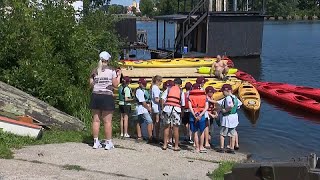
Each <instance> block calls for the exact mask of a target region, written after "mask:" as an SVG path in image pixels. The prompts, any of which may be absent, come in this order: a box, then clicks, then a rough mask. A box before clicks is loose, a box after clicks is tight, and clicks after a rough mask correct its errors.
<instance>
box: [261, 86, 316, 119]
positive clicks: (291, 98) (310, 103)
mask: <svg viewBox="0 0 320 180" xmlns="http://www.w3.org/2000/svg"><path fill="white" fill-rule="evenodd" d="M255 86H256V88H257V89H258V91H259V92H260V94H261V95H262V96H265V97H268V98H271V99H273V100H275V101H278V102H280V103H283V104H285V105H286V106H291V107H294V108H299V109H301V110H306V111H308V112H312V113H316V114H320V103H319V102H317V101H315V100H314V99H310V98H308V97H305V96H302V95H298V94H295V93H293V92H291V91H288V90H284V89H280V88H276V87H272V86H268V85H263V84H259V83H256V84H255Z"/></svg>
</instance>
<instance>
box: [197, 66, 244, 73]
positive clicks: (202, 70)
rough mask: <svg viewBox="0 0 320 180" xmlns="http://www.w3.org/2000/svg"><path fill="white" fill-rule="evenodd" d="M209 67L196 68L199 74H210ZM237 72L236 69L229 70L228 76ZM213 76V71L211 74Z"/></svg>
mask: <svg viewBox="0 0 320 180" xmlns="http://www.w3.org/2000/svg"><path fill="white" fill-rule="evenodd" d="M210 70H211V67H200V68H197V72H198V73H199V74H210ZM237 71H238V69H236V68H230V69H229V71H228V74H235V73H236V72H237ZM212 73H213V74H214V70H213V72H212Z"/></svg>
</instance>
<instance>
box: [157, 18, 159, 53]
mask: <svg viewBox="0 0 320 180" xmlns="http://www.w3.org/2000/svg"><path fill="white" fill-rule="evenodd" d="M156 33H157V38H156V41H157V49H159V20H157V32H156Z"/></svg>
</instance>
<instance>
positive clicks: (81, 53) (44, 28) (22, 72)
mask: <svg viewBox="0 0 320 180" xmlns="http://www.w3.org/2000/svg"><path fill="white" fill-rule="evenodd" d="M42 2H43V5H42V7H41V8H39V7H38V6H30V5H29V1H27V0H25V1H21V0H10V1H5V2H2V3H1V4H0V15H1V16H0V46H1V47H2V48H0V80H1V81H4V82H6V83H9V84H11V85H13V86H15V87H17V88H19V89H21V90H23V91H25V92H27V93H29V94H31V95H33V96H35V97H38V98H39V99H41V100H44V101H46V102H48V103H49V104H51V105H53V106H55V107H56V108H58V109H60V110H62V111H65V112H67V113H69V114H71V115H74V116H76V117H78V118H80V119H82V120H85V119H89V118H90V117H91V115H90V111H89V109H88V108H87V107H88V103H89V96H90V89H89V87H88V78H89V74H90V72H91V70H92V68H93V67H95V66H96V65H97V60H98V53H99V52H101V51H102V50H106V51H109V52H110V53H111V55H112V57H113V60H116V59H117V57H118V55H119V40H118V37H117V36H116V33H115V32H114V22H115V19H114V18H113V17H112V16H110V15H106V14H105V13H104V12H103V11H100V10H94V11H93V10H89V11H88V12H87V14H86V15H85V16H84V17H83V18H82V19H81V20H80V22H76V21H75V11H74V10H73V7H71V6H66V5H65V3H64V1H63V0H60V1H58V0H56V1H55V2H53V1H52V0H42ZM8 6H10V7H11V10H10V11H6V10H5V8H4V7H8Z"/></svg>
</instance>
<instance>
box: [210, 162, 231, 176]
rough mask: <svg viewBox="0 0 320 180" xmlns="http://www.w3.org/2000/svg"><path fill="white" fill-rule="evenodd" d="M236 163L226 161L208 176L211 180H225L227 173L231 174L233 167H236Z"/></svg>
mask: <svg viewBox="0 0 320 180" xmlns="http://www.w3.org/2000/svg"><path fill="white" fill-rule="evenodd" d="M235 164H236V163H235V162H231V161H224V162H221V163H220V164H219V168H218V169H216V170H214V171H213V172H212V173H211V174H208V176H209V177H210V178H211V179H214V180H223V179H224V174H225V173H227V172H230V171H231V169H232V167H233V166H234V165H235Z"/></svg>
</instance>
